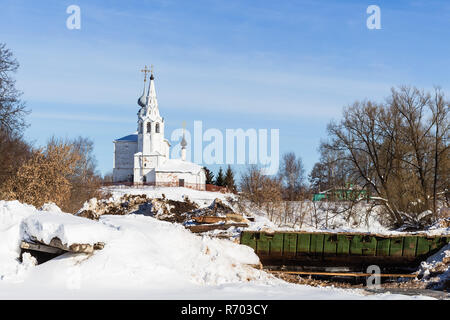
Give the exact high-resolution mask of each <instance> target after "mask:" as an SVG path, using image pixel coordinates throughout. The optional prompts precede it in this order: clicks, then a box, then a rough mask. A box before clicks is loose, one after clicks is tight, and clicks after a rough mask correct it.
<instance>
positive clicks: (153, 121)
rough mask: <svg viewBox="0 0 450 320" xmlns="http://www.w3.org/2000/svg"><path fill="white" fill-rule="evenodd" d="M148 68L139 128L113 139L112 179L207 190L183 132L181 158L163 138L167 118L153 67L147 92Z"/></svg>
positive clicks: (139, 101) (204, 179)
mask: <svg viewBox="0 0 450 320" xmlns="http://www.w3.org/2000/svg"><path fill="white" fill-rule="evenodd" d="M148 71H149V70H148V69H147V67H145V69H144V70H142V72H144V73H145V77H144V90H143V93H142V96H141V97H140V98H139V99H138V105H139V106H140V110H139V111H138V113H137V116H138V121H137V131H136V132H135V133H133V134H130V135H127V136H125V137H122V138H120V139H117V140H114V141H113V142H114V165H113V167H114V168H113V181H114V182H115V183H119V182H132V183H133V184H136V185H142V184H145V185H153V186H170V187H177V186H180V187H182V186H184V187H190V188H194V189H198V190H205V186H206V185H205V182H206V176H205V170H204V169H203V167H201V166H199V165H197V164H195V163H192V162H189V161H187V160H186V146H187V143H186V140H185V138H184V134H183V139H182V141H181V143H180V145H181V154H180V158H178V159H170V157H169V150H170V143H169V141H168V140H167V139H165V138H164V118H162V117H161V116H160V114H159V108H158V100H157V99H156V91H155V77H154V76H153V70H152V71H151V74H150V83H149V86H148V90H147V92H146V90H145V89H146V81H147V72H148Z"/></svg>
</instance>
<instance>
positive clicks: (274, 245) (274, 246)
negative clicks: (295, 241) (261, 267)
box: [270, 233, 284, 256]
mask: <svg viewBox="0 0 450 320" xmlns="http://www.w3.org/2000/svg"><path fill="white" fill-rule="evenodd" d="M283 236H284V234H283V233H276V234H274V236H273V238H272V241H271V242H270V254H271V255H274V256H282V255H283Z"/></svg>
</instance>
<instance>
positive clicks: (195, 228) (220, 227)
mask: <svg viewBox="0 0 450 320" xmlns="http://www.w3.org/2000/svg"><path fill="white" fill-rule="evenodd" d="M231 227H240V228H246V227H248V224H246V223H223V224H204V225H199V226H187V227H186V228H187V229H189V230H191V232H193V233H200V232H206V231H210V230H226V229H228V228H231Z"/></svg>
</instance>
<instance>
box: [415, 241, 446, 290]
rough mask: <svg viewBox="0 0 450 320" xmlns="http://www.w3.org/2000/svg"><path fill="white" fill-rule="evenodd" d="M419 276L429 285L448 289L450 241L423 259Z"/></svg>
mask: <svg viewBox="0 0 450 320" xmlns="http://www.w3.org/2000/svg"><path fill="white" fill-rule="evenodd" d="M418 274H419V278H421V280H422V281H424V282H426V283H427V284H428V285H429V287H432V288H436V289H443V287H446V288H445V289H447V290H448V286H449V285H450V243H449V244H447V245H446V246H445V247H443V248H442V249H441V250H439V251H438V252H437V253H435V254H434V255H432V256H430V257H428V259H427V260H426V261H423V262H422V263H421V265H420V268H419V272H418Z"/></svg>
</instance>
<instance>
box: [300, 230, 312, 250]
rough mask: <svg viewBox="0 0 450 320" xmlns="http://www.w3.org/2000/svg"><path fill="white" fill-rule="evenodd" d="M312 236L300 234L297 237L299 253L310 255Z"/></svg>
mask: <svg viewBox="0 0 450 320" xmlns="http://www.w3.org/2000/svg"><path fill="white" fill-rule="evenodd" d="M310 244H311V234H309V233H299V234H298V235H297V253H309V248H310Z"/></svg>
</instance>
